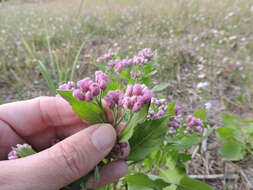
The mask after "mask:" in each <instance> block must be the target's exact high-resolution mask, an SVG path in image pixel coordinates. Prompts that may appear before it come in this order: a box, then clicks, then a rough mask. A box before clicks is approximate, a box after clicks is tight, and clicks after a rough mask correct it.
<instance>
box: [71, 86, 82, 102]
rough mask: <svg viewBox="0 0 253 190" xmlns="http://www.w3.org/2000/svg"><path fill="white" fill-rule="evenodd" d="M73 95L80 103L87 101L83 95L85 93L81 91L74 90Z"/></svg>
mask: <svg viewBox="0 0 253 190" xmlns="http://www.w3.org/2000/svg"><path fill="white" fill-rule="evenodd" d="M72 95H73V96H74V97H76V98H77V99H78V100H80V101H84V100H85V97H84V94H83V92H82V91H81V90H80V89H75V90H73V92H72Z"/></svg>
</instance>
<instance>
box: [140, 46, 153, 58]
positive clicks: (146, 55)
mask: <svg viewBox="0 0 253 190" xmlns="http://www.w3.org/2000/svg"><path fill="white" fill-rule="evenodd" d="M138 55H139V56H140V57H144V58H145V59H151V58H152V57H153V56H154V54H153V52H152V50H151V49H150V48H145V49H143V50H141V51H139V53H138Z"/></svg>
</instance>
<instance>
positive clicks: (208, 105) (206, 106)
mask: <svg viewBox="0 0 253 190" xmlns="http://www.w3.org/2000/svg"><path fill="white" fill-rule="evenodd" d="M211 107H212V104H211V103H210V102H207V103H205V108H206V109H207V110H209V109H211Z"/></svg>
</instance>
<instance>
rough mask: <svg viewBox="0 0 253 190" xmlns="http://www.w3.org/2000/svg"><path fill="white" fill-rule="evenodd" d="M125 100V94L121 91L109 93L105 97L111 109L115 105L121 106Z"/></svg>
mask: <svg viewBox="0 0 253 190" xmlns="http://www.w3.org/2000/svg"><path fill="white" fill-rule="evenodd" d="M122 98H123V92H122V91H121V90H114V91H109V92H108V93H107V95H106V96H105V97H104V100H105V103H106V105H107V106H109V107H110V108H113V107H114V106H115V105H121V102H122Z"/></svg>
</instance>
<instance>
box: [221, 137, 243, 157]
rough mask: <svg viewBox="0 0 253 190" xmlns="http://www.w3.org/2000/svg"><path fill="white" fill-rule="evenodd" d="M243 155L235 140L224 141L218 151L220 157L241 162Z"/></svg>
mask: <svg viewBox="0 0 253 190" xmlns="http://www.w3.org/2000/svg"><path fill="white" fill-rule="evenodd" d="M244 153H245V152H244V149H243V146H242V145H241V144H240V143H239V142H237V141H236V140H228V141H225V142H224V144H223V145H222V147H221V150H220V154H221V155H222V156H224V157H226V158H229V159H231V160H241V159H242V158H243V156H244Z"/></svg>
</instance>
